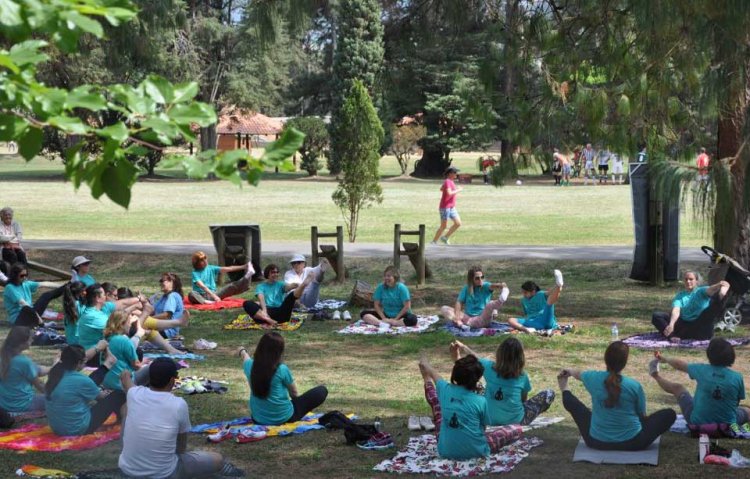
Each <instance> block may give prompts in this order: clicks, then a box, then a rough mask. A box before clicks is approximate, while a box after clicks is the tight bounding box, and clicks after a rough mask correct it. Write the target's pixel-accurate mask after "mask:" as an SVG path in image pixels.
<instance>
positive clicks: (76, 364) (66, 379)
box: [44, 345, 125, 436]
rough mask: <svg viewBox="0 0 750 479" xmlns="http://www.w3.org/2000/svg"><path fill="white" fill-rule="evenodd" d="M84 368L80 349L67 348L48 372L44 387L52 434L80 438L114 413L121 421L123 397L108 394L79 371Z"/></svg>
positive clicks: (121, 395)
mask: <svg viewBox="0 0 750 479" xmlns="http://www.w3.org/2000/svg"><path fill="white" fill-rule="evenodd" d="M85 364H86V353H85V351H84V350H83V348H82V347H81V346H77V345H74V346H66V347H65V348H63V350H62V352H61V353H60V362H58V363H57V364H55V365H54V366H52V369H50V371H49V377H48V379H47V384H46V385H45V387H44V390H45V395H46V400H47V406H46V408H47V420H48V421H49V425H50V427H51V428H52V431H54V433H55V434H58V435H60V436H81V435H84V434H91V433H93V432H94V431H96V430H97V429H99V427H100V426H101V425H102V424H104V421H106V420H107V418H108V417H109V416H110V415H111V414H112V413H115V414H117V415H118V416H119V417H120V420H121V421H122V419H124V415H125V408H123V406H124V405H125V393H123V392H122V391H112V392H111V393H109V394H107V393H105V392H103V391H102V390H101V389H99V386H98V385H97V384H96V383H95V382H94V381H93V380H92V379H91V378H90V377H89V376H86V375H85V374H81V372H80V371H81V369H82V368H83V366H84V365H85Z"/></svg>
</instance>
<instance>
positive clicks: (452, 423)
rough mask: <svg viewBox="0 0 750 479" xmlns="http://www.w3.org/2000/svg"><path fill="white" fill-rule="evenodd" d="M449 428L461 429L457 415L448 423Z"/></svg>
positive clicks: (454, 414)
mask: <svg viewBox="0 0 750 479" xmlns="http://www.w3.org/2000/svg"><path fill="white" fill-rule="evenodd" d="M448 426H449V427H452V428H453V429H458V428H459V427H461V424H460V423H459V422H458V416H456V413H455V412H454V413H453V416H451V420H450V421H449V422H448Z"/></svg>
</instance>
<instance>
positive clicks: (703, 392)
mask: <svg viewBox="0 0 750 479" xmlns="http://www.w3.org/2000/svg"><path fill="white" fill-rule="evenodd" d="M687 372H688V375H689V376H690V379H695V381H696V382H697V383H698V384H697V385H696V387H695V398H694V400H693V413H692V414H691V415H690V420H689V422H690V423H691V424H711V423H724V424H732V423H735V422H737V413H736V411H737V406H739V404H740V401H741V400H743V399H745V381H744V380H743V379H742V375H741V374H740V373H738V372H737V371H733V370H732V369H729V368H726V367H721V366H712V365H710V364H688V367H687Z"/></svg>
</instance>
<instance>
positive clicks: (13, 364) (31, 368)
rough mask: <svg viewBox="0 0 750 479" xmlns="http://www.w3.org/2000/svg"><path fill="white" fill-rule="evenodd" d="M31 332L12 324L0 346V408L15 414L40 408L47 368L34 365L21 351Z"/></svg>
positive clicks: (41, 408) (24, 348)
mask: <svg viewBox="0 0 750 479" xmlns="http://www.w3.org/2000/svg"><path fill="white" fill-rule="evenodd" d="M33 337H34V335H33V333H32V331H31V329H30V328H27V327H25V326H14V327H12V328H11V330H10V332H9V333H8V336H7V337H6V338H5V341H4V342H3V346H2V348H0V409H4V410H5V411H7V412H11V413H18V412H27V411H44V395H43V394H36V393H35V392H34V390H36V391H38V392H39V393H43V392H44V384H43V383H42V381H41V379H39V378H40V377H42V376H46V375H47V373H48V372H49V368H48V367H45V366H38V365H36V364H34V361H32V360H31V358H30V357H28V356H27V355H25V354H22V353H23V352H24V351H25V350H27V349H29V347H30V346H31V340H32V339H33Z"/></svg>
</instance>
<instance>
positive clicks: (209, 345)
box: [193, 338, 218, 350]
mask: <svg viewBox="0 0 750 479" xmlns="http://www.w3.org/2000/svg"><path fill="white" fill-rule="evenodd" d="M216 346H218V345H217V344H216V343H215V342H213V341H208V340H205V339H203V338H200V339H196V340H195V341H193V348H194V349H201V350H206V349H216Z"/></svg>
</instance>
